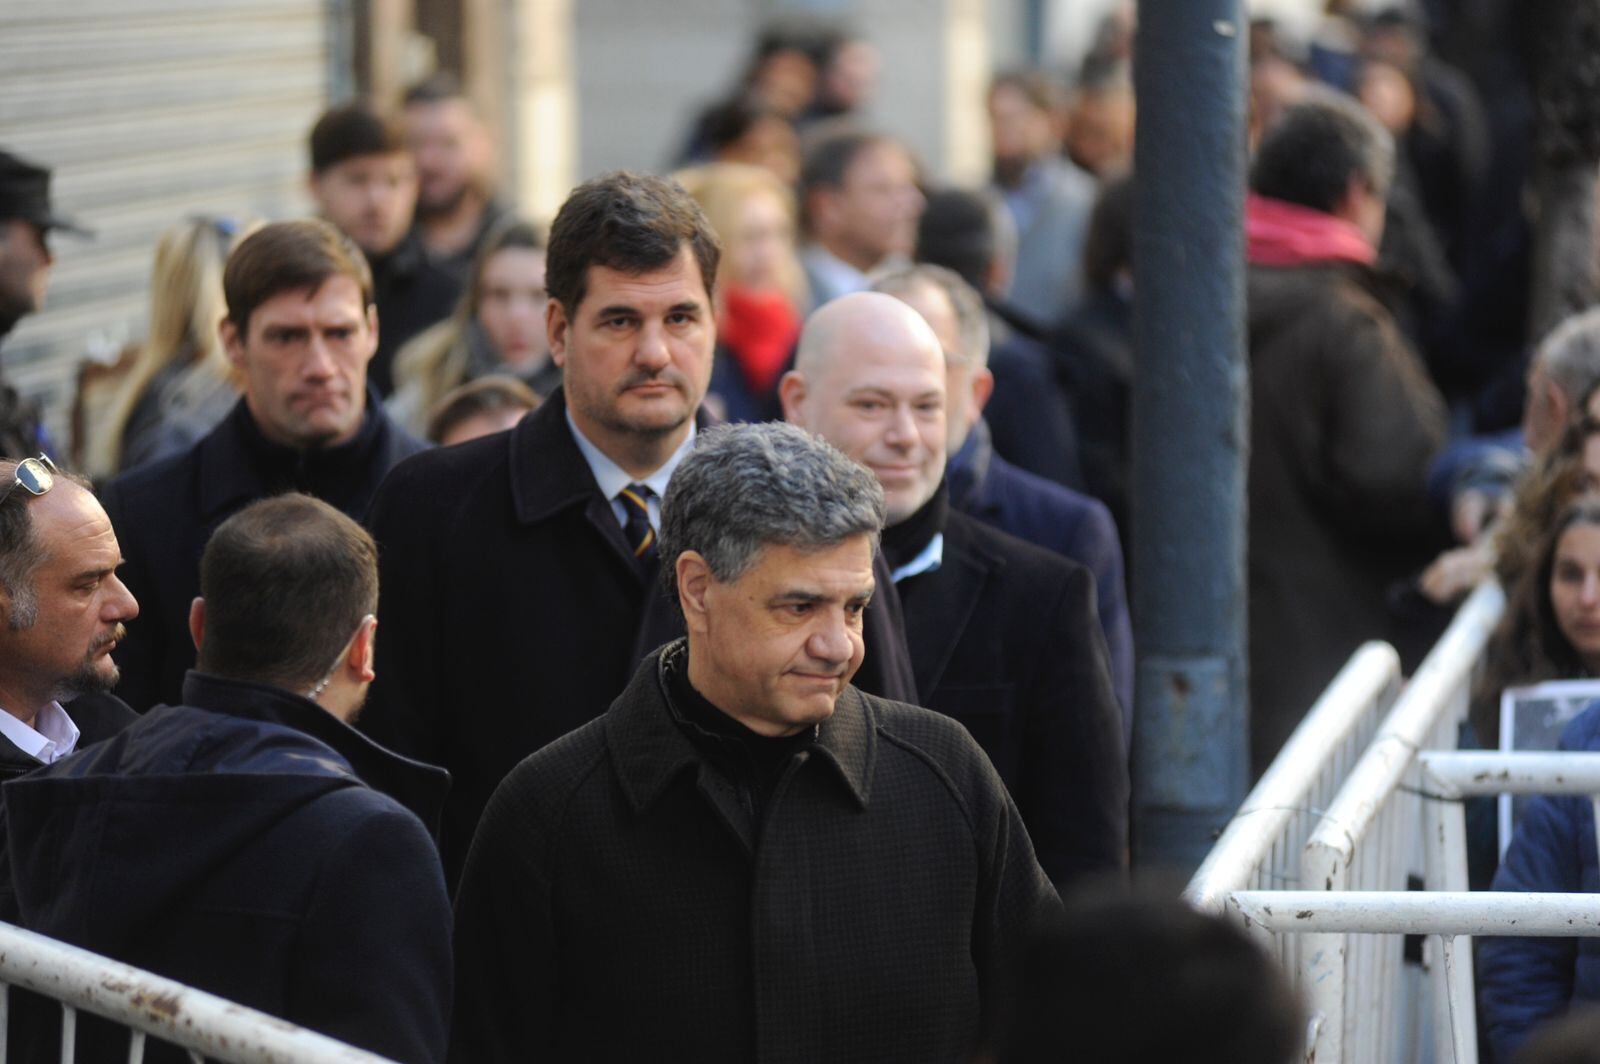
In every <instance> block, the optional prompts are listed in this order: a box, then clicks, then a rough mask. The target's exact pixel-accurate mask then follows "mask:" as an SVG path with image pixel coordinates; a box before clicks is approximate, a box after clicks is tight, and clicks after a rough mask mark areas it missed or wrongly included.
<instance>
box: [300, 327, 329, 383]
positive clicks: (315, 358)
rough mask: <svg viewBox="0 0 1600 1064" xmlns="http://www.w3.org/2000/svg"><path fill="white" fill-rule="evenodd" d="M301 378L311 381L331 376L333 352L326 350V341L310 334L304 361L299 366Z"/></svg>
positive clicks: (314, 333)
mask: <svg viewBox="0 0 1600 1064" xmlns="http://www.w3.org/2000/svg"><path fill="white" fill-rule="evenodd" d="M300 368H301V376H303V377H306V378H309V379H311V380H323V379H326V378H328V377H331V376H333V371H334V360H333V352H332V351H331V350H330V349H329V348H328V341H327V340H326V339H325V338H324V337H322V336H320V335H319V334H317V333H316V332H314V331H313V332H312V334H311V342H310V344H308V345H307V349H306V359H305V362H304V363H303V364H302V365H301V367H300Z"/></svg>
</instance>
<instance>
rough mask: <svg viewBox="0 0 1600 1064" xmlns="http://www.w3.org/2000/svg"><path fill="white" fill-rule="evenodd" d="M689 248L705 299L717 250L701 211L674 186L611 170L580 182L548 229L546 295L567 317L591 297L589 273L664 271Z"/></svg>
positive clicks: (710, 287)
mask: <svg viewBox="0 0 1600 1064" xmlns="http://www.w3.org/2000/svg"><path fill="white" fill-rule="evenodd" d="M685 246H687V247H688V248H689V249H690V250H691V251H693V252H694V257H695V261H696V262H697V263H698V264H699V266H700V280H701V282H702V283H703V284H704V285H705V289H706V295H707V297H710V296H711V295H712V294H713V292H714V289H715V287H716V279H717V264H718V263H719V262H720V261H721V259H722V244H721V243H720V242H719V241H718V240H717V234H716V233H715V232H713V231H712V229H711V223H709V222H707V221H706V216H705V214H704V213H702V212H701V210H700V205H699V204H698V203H696V202H695V201H694V198H693V197H692V196H690V195H689V193H687V192H685V191H684V189H683V186H682V185H680V184H678V183H677V182H676V181H670V180H667V179H665V178H661V177H657V176H655V175H654V174H640V173H632V172H630V171H627V170H615V171H612V172H611V173H608V174H602V175H601V176H599V177H596V178H594V179H592V180H589V181H585V182H584V183H583V184H581V185H579V186H578V187H577V188H576V189H574V190H573V192H572V195H570V196H568V197H567V201H566V202H565V203H563V204H562V205H561V210H560V211H558V212H557V213H556V220H555V221H554V222H553V223H552V224H551V226H550V247H549V249H548V251H547V252H546V255H545V289H546V290H547V291H548V292H549V293H550V298H551V299H554V300H556V301H557V302H558V303H560V304H561V306H562V308H563V309H564V310H566V312H567V313H568V314H569V315H571V314H575V313H576V312H577V309H578V305H579V304H580V303H582V302H583V297H584V296H585V295H587V294H588V290H589V267H591V266H604V267H606V268H608V269H612V270H621V271H622V272H623V273H627V274H633V275H637V274H641V273H647V272H649V271H651V270H659V269H661V268H662V267H664V266H666V265H667V264H668V263H670V262H671V261H672V260H673V259H675V258H677V256H678V253H679V252H680V251H682V250H683V248H684V247H685Z"/></svg>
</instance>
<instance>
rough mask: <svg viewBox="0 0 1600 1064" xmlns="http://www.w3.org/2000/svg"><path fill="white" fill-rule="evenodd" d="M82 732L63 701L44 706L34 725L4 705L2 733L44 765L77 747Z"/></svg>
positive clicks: (1, 719)
mask: <svg viewBox="0 0 1600 1064" xmlns="http://www.w3.org/2000/svg"><path fill="white" fill-rule="evenodd" d="M79 734H80V733H79V731H78V726H77V725H76V724H74V723H72V718H71V717H69V716H67V711H66V710H65V709H63V708H62V706H61V703H60V702H51V703H50V704H49V705H48V706H45V707H44V708H43V709H41V710H40V711H39V715H38V716H37V717H35V718H34V721H33V727H32V728H30V727H28V726H27V725H26V724H24V723H22V721H20V720H18V719H17V718H16V717H13V716H12V715H11V714H10V713H7V712H6V711H5V710H3V709H0V735H4V736H5V737H6V739H8V740H9V741H10V742H11V745H12V746H15V747H16V748H17V749H18V750H21V751H22V752H23V753H25V754H27V755H28V756H29V757H31V758H33V759H34V760H35V761H37V762H39V763H40V764H41V765H53V764H55V763H56V762H57V761H59V760H61V759H62V758H63V757H66V756H67V755H68V754H70V753H72V751H73V750H75V749H77V746H78V737H79Z"/></svg>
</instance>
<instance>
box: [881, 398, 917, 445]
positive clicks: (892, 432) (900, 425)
mask: <svg viewBox="0 0 1600 1064" xmlns="http://www.w3.org/2000/svg"><path fill="white" fill-rule="evenodd" d="M884 440H885V442H887V443H888V444H890V445H891V446H893V447H910V446H912V445H913V444H914V443H916V440H917V422H916V418H915V417H913V416H912V413H911V408H910V407H909V406H904V405H901V406H897V407H895V409H894V411H893V412H892V413H891V414H890V415H889V427H888V429H887V431H886V432H885V433H884Z"/></svg>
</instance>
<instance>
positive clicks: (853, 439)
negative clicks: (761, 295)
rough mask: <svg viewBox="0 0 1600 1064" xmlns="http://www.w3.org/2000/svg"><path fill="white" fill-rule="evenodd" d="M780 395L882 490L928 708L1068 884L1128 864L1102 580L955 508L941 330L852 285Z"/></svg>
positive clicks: (819, 316) (820, 318) (821, 313)
mask: <svg viewBox="0 0 1600 1064" xmlns="http://www.w3.org/2000/svg"><path fill="white" fill-rule="evenodd" d="M778 395H779V398H780V399H781V400H782V401H783V409H784V414H785V416H786V417H787V418H788V420H789V421H791V422H793V423H795V424H797V425H800V426H801V427H803V428H806V429H810V430H811V431H813V432H816V433H817V434H818V435H820V436H822V437H823V438H824V439H826V440H827V441H828V442H830V443H832V444H834V445H835V446H836V447H838V448H839V449H840V450H842V451H844V453H845V454H847V455H849V456H850V457H852V458H854V459H855V460H856V461H858V462H861V463H862V464H863V465H865V466H867V468H869V469H871V470H872V471H873V472H874V473H875V474H876V475H877V477H878V480H879V481H880V482H881V483H882V485H883V488H884V494H885V495H886V497H887V498H888V506H889V524H888V527H887V528H886V529H884V533H883V551H884V555H885V556H886V557H887V558H888V560H889V563H890V566H891V568H892V570H893V580H894V583H895V588H896V591H897V592H898V594H899V596H900V598H901V601H902V603H903V607H904V610H905V619H906V642H907V643H908V644H909V646H910V648H911V661H912V665H913V667H914V669H915V671H916V677H917V691H918V693H919V695H920V697H921V701H922V704H923V705H925V706H927V707H928V708H929V709H936V710H938V711H940V712H941V713H947V714H949V715H950V716H952V717H954V718H956V719H957V720H959V721H960V722H961V723H962V724H965V725H966V726H967V729H968V730H969V731H971V732H972V735H973V737H974V738H975V739H977V740H978V742H979V744H981V745H982V746H983V749H984V751H985V752H986V753H987V754H988V755H989V757H990V759H991V760H992V761H993V762H994V765H995V768H996V769H998V770H999V772H1000V777H1001V778H1002V779H1004V780H1005V782H1006V786H1007V787H1008V788H1010V790H1011V793H1012V795H1014V796H1015V797H1016V800H1017V806H1018V808H1020V809H1021V810H1022V818H1023V820H1024V822H1026V823H1027V825H1028V834H1029V835H1030V836H1032V838H1033V843H1034V846H1035V848H1036V849H1037V850H1038V852H1039V863H1040V864H1042V865H1043V866H1044V869H1045V871H1046V872H1048V873H1050V876H1051V878H1052V879H1053V880H1055V882H1056V884H1057V885H1058V886H1060V885H1062V884H1064V883H1066V882H1067V881H1069V880H1070V879H1072V878H1073V877H1075V876H1078V875H1082V874H1084V873H1097V872H1106V871H1111V870H1115V869H1120V868H1122V867H1123V866H1124V865H1125V862H1126V851H1127V829H1128V763H1127V756H1126V753H1125V751H1124V749H1123V744H1122V713H1121V710H1120V709H1119V707H1118V705H1117V699H1116V696H1115V695H1114V694H1113V693H1112V688H1111V674H1110V670H1109V668H1108V666H1107V654H1106V642H1105V637H1104V636H1103V635H1102V634H1101V631H1100V624H1099V620H1098V618H1097V617H1096V614H1095V591H1094V578H1093V576H1092V574H1090V572H1089V571H1088V570H1087V569H1085V568H1084V567H1083V566H1081V565H1078V564H1077V563H1075V562H1071V561H1068V560H1067V559H1066V558H1062V557H1060V556H1059V555H1055V554H1051V553H1050V552H1048V551H1045V550H1041V549H1040V548H1038V547H1035V546H1033V545H1032V544H1031V543H1025V542H1023V541H1022V540H1020V539H1016V538H1015V537H1012V536H1008V535H1006V534H1005V533H1004V532H1000V531H997V530H995V529H992V528H989V527H988V526H987V525H984V524H982V523H980V522H979V521H977V520H976V519H974V518H971V517H968V516H967V515H966V514H963V513H959V512H956V511H953V510H951V509H950V506H949V491H948V489H947V487H946V486H945V483H944V479H943V478H944V468H945V439H946V428H945V395H946V376H945V359H944V353H943V351H942V350H941V349H940V346H939V339H938V337H937V336H936V335H935V334H934V332H933V330H932V329H931V328H929V326H928V324H927V322H925V321H923V319H922V317H921V316H920V315H918V314H917V312H916V311H914V310H912V309H911V308H910V307H909V306H907V305H906V304H904V303H902V302H901V301H900V300H898V299H895V298H894V297H892V296H887V295H883V294H882V293H879V292H860V293H857V294H855V295H851V296H843V297H841V298H839V299H836V300H834V301H833V302H832V303H829V304H828V305H827V306H825V307H823V308H822V309H821V310H818V311H817V312H816V313H814V314H812V315H811V317H810V319H809V320H807V322H806V325H805V329H804V331H803V332H802V333H801V335H800V349H799V352H798V354H797V356H796V359H795V369H794V370H793V371H792V372H790V373H789V374H788V375H786V376H785V377H784V379H783V381H782V383H781V384H780V385H779V389H778Z"/></svg>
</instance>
